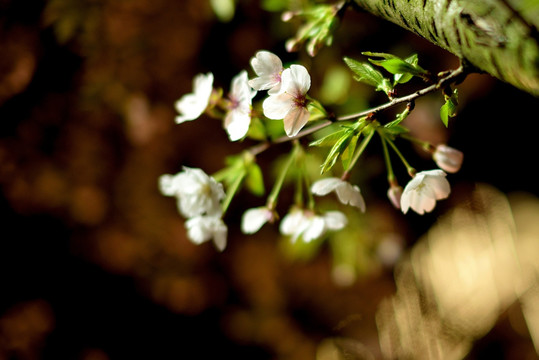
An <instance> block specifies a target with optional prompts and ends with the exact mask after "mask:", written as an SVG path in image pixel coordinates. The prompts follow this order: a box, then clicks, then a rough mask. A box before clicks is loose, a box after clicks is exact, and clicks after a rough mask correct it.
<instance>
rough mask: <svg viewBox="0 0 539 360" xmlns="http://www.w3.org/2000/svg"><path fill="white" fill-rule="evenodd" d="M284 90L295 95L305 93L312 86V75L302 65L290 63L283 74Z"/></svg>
mask: <svg viewBox="0 0 539 360" xmlns="http://www.w3.org/2000/svg"><path fill="white" fill-rule="evenodd" d="M281 79H282V80H281V81H282V87H283V88H284V91H286V92H288V93H291V94H293V95H298V94H301V95H305V94H306V93H307V91H309V89H310V88H311V76H310V75H309V72H308V71H307V69H306V68H305V67H304V66H302V65H290V68H289V69H286V70H284V71H283V74H282V75H281Z"/></svg>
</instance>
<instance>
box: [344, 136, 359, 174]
mask: <svg viewBox="0 0 539 360" xmlns="http://www.w3.org/2000/svg"><path fill="white" fill-rule="evenodd" d="M359 135H360V134H357V135H355V136H352V139H351V140H350V144H349V145H348V146H347V147H346V149H345V150H344V151H343V153H342V155H341V161H342V166H343V168H344V169H345V170H348V167H349V166H350V164H351V162H352V159H353V157H354V152H355V151H356V146H357V141H358V139H359Z"/></svg>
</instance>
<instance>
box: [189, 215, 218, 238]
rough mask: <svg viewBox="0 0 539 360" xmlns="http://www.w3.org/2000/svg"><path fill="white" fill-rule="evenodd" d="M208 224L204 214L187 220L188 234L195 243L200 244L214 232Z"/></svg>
mask: <svg viewBox="0 0 539 360" xmlns="http://www.w3.org/2000/svg"><path fill="white" fill-rule="evenodd" d="M207 225H208V224H207V221H206V220H205V218H204V217H203V216H196V217H192V218H190V219H189V220H187V221H186V222H185V227H186V228H187V236H188V237H189V239H190V240H191V242H192V243H193V244H196V245H200V244H202V243H204V242H206V241H208V240H209V239H210V238H211V236H212V233H211V231H210V229H208V226H207Z"/></svg>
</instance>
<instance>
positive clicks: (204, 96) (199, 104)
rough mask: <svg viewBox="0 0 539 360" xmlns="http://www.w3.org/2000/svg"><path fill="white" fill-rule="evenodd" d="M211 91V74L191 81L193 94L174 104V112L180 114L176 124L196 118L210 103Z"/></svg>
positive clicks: (201, 75)
mask: <svg viewBox="0 0 539 360" xmlns="http://www.w3.org/2000/svg"><path fill="white" fill-rule="evenodd" d="M212 91H213V74H212V73H211V72H210V73H207V74H198V75H197V76H195V78H194V79H193V92H192V93H191V94H186V95H184V96H182V97H181V98H180V99H179V100H178V101H176V103H175V104H174V106H175V108H176V110H177V111H178V112H179V113H180V115H178V116H177V117H176V119H175V120H176V123H178V124H180V123H182V122H184V121H191V120H195V119H196V118H198V117H199V116H200V115H201V114H202V113H203V112H204V110H206V107H208V103H209V101H210V96H211V93H212Z"/></svg>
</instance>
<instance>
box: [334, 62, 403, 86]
mask: <svg viewBox="0 0 539 360" xmlns="http://www.w3.org/2000/svg"><path fill="white" fill-rule="evenodd" d="M343 60H344V62H345V63H346V65H348V67H349V68H350V70H352V71H353V72H354V73H355V74H356V76H354V79H355V80H356V81H359V82H362V83H365V84H367V85H371V86H374V87H376V90H381V91H383V92H385V93H386V94H389V93H390V92H392V90H393V86H392V85H391V81H389V80H388V79H386V78H384V76H383V75H382V73H381V72H379V71H378V70H376V69H375V68H374V67H373V66H372V65H370V64H368V63H362V62H359V61H357V60H354V59H351V58H348V57H345V58H344V59H343Z"/></svg>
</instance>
